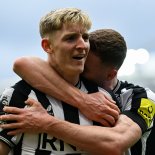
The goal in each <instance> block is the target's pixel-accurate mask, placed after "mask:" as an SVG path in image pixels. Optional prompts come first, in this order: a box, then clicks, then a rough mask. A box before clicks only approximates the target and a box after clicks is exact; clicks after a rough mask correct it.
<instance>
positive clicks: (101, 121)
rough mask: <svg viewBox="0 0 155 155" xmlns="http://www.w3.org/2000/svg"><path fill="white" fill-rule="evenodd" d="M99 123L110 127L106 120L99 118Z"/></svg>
mask: <svg viewBox="0 0 155 155" xmlns="http://www.w3.org/2000/svg"><path fill="white" fill-rule="evenodd" d="M100 123H101V124H102V126H104V127H111V124H110V123H109V122H107V121H106V120H104V119H102V120H100Z"/></svg>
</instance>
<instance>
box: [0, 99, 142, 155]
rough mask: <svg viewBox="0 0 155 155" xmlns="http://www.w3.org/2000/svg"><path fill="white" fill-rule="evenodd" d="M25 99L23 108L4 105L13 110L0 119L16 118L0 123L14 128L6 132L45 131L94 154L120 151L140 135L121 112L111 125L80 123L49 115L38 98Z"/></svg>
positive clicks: (134, 124) (133, 124) (115, 153)
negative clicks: (25, 103)
mask: <svg viewBox="0 0 155 155" xmlns="http://www.w3.org/2000/svg"><path fill="white" fill-rule="evenodd" d="M28 102H29V108H26V109H19V108H15V107H14V108H10V107H5V108H4V111H5V112H8V113H12V114H7V115H2V116H1V118H0V119H1V120H6V121H7V120H15V121H16V123H11V124H3V125H1V127H2V128H5V129H7V128H12V129H14V130H12V131H10V132H9V133H8V134H18V133H21V132H30V133H32V132H33V133H41V132H45V133H48V134H51V135H52V136H55V137H56V138H59V139H62V140H64V141H65V142H67V143H70V144H72V145H75V146H76V147H79V148H80V149H83V150H85V151H87V152H89V153H90V154H93V155H94V154H98V155H111V154H114V155H122V153H123V152H124V151H126V149H127V148H129V147H131V146H132V145H133V144H134V143H136V142H137V141H138V139H139V138H140V136H141V128H140V127H139V126H138V125H137V124H136V123H134V122H133V121H132V120H131V119H130V118H128V117H127V116H125V115H122V114H121V115H120V117H119V119H118V121H117V123H116V125H115V126H114V127H101V126H81V125H77V124H73V123H69V122H66V121H62V120H59V119H57V118H55V117H53V116H50V115H49V114H48V113H47V112H46V110H45V109H44V108H43V107H42V106H41V105H40V104H38V102H37V101H34V100H28ZM14 114H15V115H14ZM17 114H18V115H17ZM21 114H22V115H21ZM92 146H93V147H92Z"/></svg>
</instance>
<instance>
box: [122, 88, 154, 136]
mask: <svg viewBox="0 0 155 155" xmlns="http://www.w3.org/2000/svg"><path fill="white" fill-rule="evenodd" d="M128 91H130V95H129V96H130V97H129V98H128V99H126V102H127V104H126V107H125V110H124V111H123V112H122V113H123V114H125V115H127V116H128V117H130V118H131V119H132V120H133V121H134V122H136V123H137V124H138V125H139V126H140V128H141V130H142V132H143V133H144V132H145V131H147V130H148V129H150V128H151V127H152V125H153V119H154V114H155V94H154V93H153V92H152V91H151V90H150V89H144V88H142V87H137V86H136V87H134V88H132V89H130V90H128ZM129 107H130V108H129Z"/></svg>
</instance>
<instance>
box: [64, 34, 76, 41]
mask: <svg viewBox="0 0 155 155" xmlns="http://www.w3.org/2000/svg"><path fill="white" fill-rule="evenodd" d="M76 38H77V36H76V35H70V36H67V37H66V41H68V42H73V41H75V40H76Z"/></svg>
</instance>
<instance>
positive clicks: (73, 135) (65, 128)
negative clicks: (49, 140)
mask: <svg viewBox="0 0 155 155" xmlns="http://www.w3.org/2000/svg"><path fill="white" fill-rule="evenodd" d="M119 119H122V120H123V121H122V120H119V122H118V124H117V125H116V126H115V127H113V128H108V127H99V126H80V125H77V124H72V123H69V122H65V121H60V120H57V119H56V118H52V119H51V117H49V118H48V119H47V122H46V124H48V126H47V125H46V128H44V129H43V130H44V132H46V133H49V134H52V135H54V136H55V137H57V138H60V139H62V140H64V141H66V142H67V143H70V144H72V145H75V146H77V147H79V148H80V149H83V150H85V151H87V152H89V153H91V154H98V155H100V154H101V155H104V154H105V155H111V154H114V155H121V154H122V153H123V152H124V151H125V150H126V149H127V148H129V147H131V146H132V145H133V144H134V143H136V142H137V140H138V139H139V138H140V136H141V130H140V128H139V126H138V125H137V124H135V123H134V122H133V121H132V120H130V119H129V118H127V117H126V116H120V118H119ZM51 120H52V121H51ZM126 121H127V122H126ZM92 146H93V147H92Z"/></svg>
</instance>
